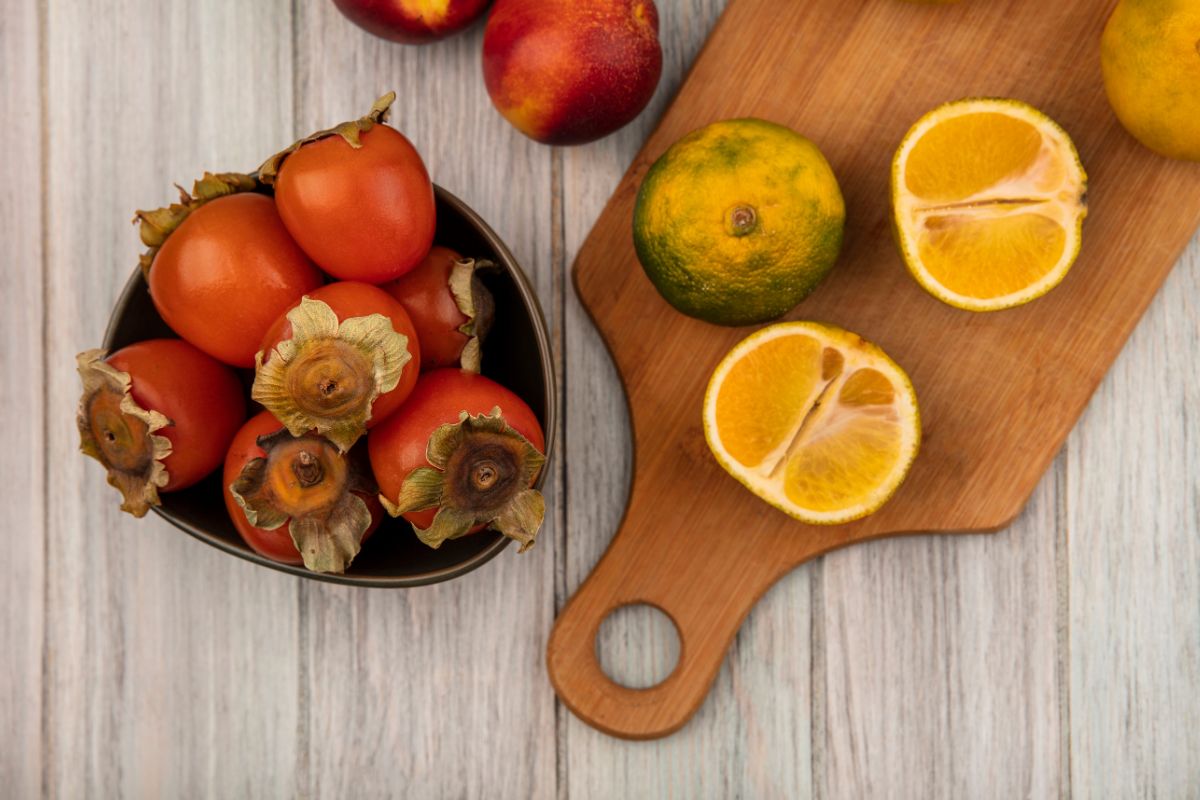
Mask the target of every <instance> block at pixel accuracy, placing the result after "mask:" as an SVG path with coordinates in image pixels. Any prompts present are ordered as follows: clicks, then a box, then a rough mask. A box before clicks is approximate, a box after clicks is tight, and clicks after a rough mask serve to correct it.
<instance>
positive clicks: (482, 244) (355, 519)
mask: <svg viewBox="0 0 1200 800" xmlns="http://www.w3.org/2000/svg"><path fill="white" fill-rule="evenodd" d="M393 100H394V95H387V96H385V97H383V98H381V99H380V100H379V101H377V102H376V104H375V105H374V106H373V107H372V108H371V110H370V112H369V113H368V114H367V115H366V116H364V117H362V118H360V119H356V120H353V121H350V122H346V123H342V124H340V125H337V126H336V127H333V128H330V129H328V130H323V131H318V132H316V133H313V134H312V135H310V136H307V137H305V138H304V139H301V140H300V141H298V142H296V143H295V144H293V145H291V146H290V147H288V148H286V149H285V150H283V151H281V152H279V153H277V154H275V155H273V156H271V157H270V158H268V159H267V160H266V161H265V162H264V163H263V164H262V165H261V166H260V167H259V168H258V170H257V171H255V172H253V173H246V174H242V173H206V174H205V175H204V176H203V177H202V178H201V179H200V180H198V181H196V183H195V185H194V186H193V188H192V190H191V191H190V192H187V191H183V190H181V192H180V194H181V197H180V199H179V201H178V202H176V203H173V204H171V205H169V206H167V207H165V208H160V209H156V210H152V211H139V212H137V215H136V217H135V222H137V223H138V224H139V226H140V233H141V238H142V242H143V243H144V244H145V246H146V248H147V249H146V251H145V253H144V254H143V255H142V256H141V259H140V264H139V266H138V267H137V268H136V269H135V270H134V273H133V275H132V277H131V278H130V280H129V282H128V284H127V285H126V286H125V289H124V291H123V293H122V294H121V296H120V298H119V299H118V300H117V303H116V306H115V308H114V309H113V312H112V316H111V319H110V321H109V326H108V330H107V332H106V333H105V335H104V341H103V344H102V346H101V347H100V348H97V349H94V350H86V351H84V352H82V353H80V354H79V355H78V356H77V368H78V371H79V375H80V380H81V383H82V388H83V391H82V395H81V397H80V401H79V409H78V414H77V424H78V428H79V434H80V449H81V450H82V451H83V452H84V453H85V454H86V455H89V456H91V457H93V458H95V459H96V460H97V461H99V462H100V464H101V465H102V466H103V468H104V469H105V471H106V472H107V478H108V482H109V483H110V484H111V485H112V486H113V487H115V488H116V489H117V490H118V492H119V493H120V498H119V502H120V504H121V508H122V510H125V511H128V512H129V513H131V514H133V515H134V516H138V517H141V516H144V515H145V514H146V513H147V512H148V511H151V510H153V511H155V512H156V513H158V514H160V515H161V516H163V517H164V518H166V519H167V520H169V521H170V522H171V523H173V524H174V525H176V526H177V527H179V528H181V529H182V530H184V531H186V532H187V533H190V534H191V535H193V536H195V537H197V538H199V539H201V540H203V541H205V542H207V543H208V544H210V545H213V546H214V547H217V548H219V549H221V550H224V551H225V552H227V553H232V554H234V555H237V556H240V557H242V558H245V559H248V560H250V561H253V562H256V563H258V564H261V565H263V566H268V567H272V568H275V569H279V570H283V571H285V572H290V573H292V574H296V575H302V576H305V577H311V578H318V579H321V580H330V581H337V582H341V583H349V584H358V585H369V586H416V585H421V584H426V583H434V582H437V581H442V580H447V579H449V578H453V577H456V576H458V575H461V574H463V573H465V572H468V571H470V570H472V569H474V568H476V567H478V566H480V565H481V564H483V563H485V562H486V561H488V560H489V559H490V558H492V557H493V556H495V555H496V554H498V553H499V552H500V551H501V550H502V549H504V548H505V547H506V546H507V545H508V544H509V543H510V542H511V541H516V542H517V544H518V545H519V547H520V550H521V551H524V550H526V549H528V548H529V547H531V546H532V545H533V544H534V543H535V542H536V539H537V534H538V531H539V529H540V528H541V525H542V520H543V517H544V515H545V502H544V499H543V497H542V494H541V492H540V491H539V490H540V487H541V485H542V481H543V478H544V476H545V474H546V459H547V457H548V455H549V446H550V443H551V441H552V440H553V438H554V427H555V397H556V392H555V385H554V384H555V381H554V373H553V363H552V360H551V355H550V344H549V337H548V335H547V332H546V323H545V319H544V317H543V315H542V312H541V309H540V307H539V306H538V302H537V297H536V295H535V293H534V291H533V288H532V287H531V285H530V283H529V281H528V279H527V278H526V277H525V275H524V273H523V272H522V271H521V268H520V266H519V265H518V264H517V262H516V260H515V259H514V258H513V256H512V254H511V253H510V252H509V250H508V248H507V247H505V245H504V243H503V242H502V241H501V240H500V238H499V237H498V236H497V235H496V233H495V232H494V231H493V230H492V229H491V228H490V227H488V225H487V224H486V223H485V222H484V221H483V220H482V219H481V218H480V217H479V216H478V215H477V214H476V213H475V212H474V211H472V210H471V209H470V208H469V207H468V206H467V205H466V204H465V203H463V202H462V201H461V200H459V199H458V198H456V197H454V196H453V195H451V194H450V193H449V192H447V191H445V190H443V189H441V188H440V187H438V186H436V185H434V184H433V182H432V181H431V180H430V177H429V174H428V171H427V170H426V168H425V165H424V163H423V162H422V160H421V157H420V155H419V154H418V153H417V151H416V149H415V148H414V147H413V145H412V144H411V143H410V142H409V141H408V139H407V138H405V137H404V135H403V134H401V133H400V132H399V131H398V130H396V129H395V128H393V127H391V126H389V125H388V124H387V122H386V116H387V111H388V107H389V105H390V104H391V102H392V101H393ZM117 501H118V498H116V497H114V502H117Z"/></svg>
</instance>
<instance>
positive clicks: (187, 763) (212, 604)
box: [0, 0, 1200, 798]
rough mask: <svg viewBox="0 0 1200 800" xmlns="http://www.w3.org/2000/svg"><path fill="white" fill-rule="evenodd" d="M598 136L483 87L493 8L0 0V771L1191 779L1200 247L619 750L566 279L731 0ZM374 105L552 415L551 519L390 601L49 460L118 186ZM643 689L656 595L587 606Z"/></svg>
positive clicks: (404, 787)
mask: <svg viewBox="0 0 1200 800" xmlns="http://www.w3.org/2000/svg"><path fill="white" fill-rule="evenodd" d="M659 7H660V14H661V18H662V31H663V37H662V38H663V43H664V48H665V65H664V75H663V80H662V84H661V85H660V87H659V90H658V93H657V94H656V95H655V98H654V101H653V103H652V105H651V107H650V108H649V109H648V111H647V112H646V113H644V114H643V115H642V116H641V117H639V118H638V120H637V121H636V122H635V123H633V124H632V125H630V126H629V127H628V128H627V129H625V130H624V131H622V132H620V133H618V134H617V135H615V136H612V137H610V138H609V139H606V140H604V141H602V142H599V143H596V144H593V145H589V146H585V147H580V148H574V149H566V150H556V149H551V148H546V147H542V146H540V145H536V144H533V143H531V142H529V141H528V140H526V139H524V138H522V137H521V136H520V135H518V134H516V133H515V132H514V131H512V130H511V129H510V128H509V127H508V126H507V125H506V124H505V123H504V122H503V121H502V120H501V119H500V117H499V116H498V115H497V114H496V113H495V112H494V111H493V110H492V108H491V106H490V104H489V103H488V101H487V97H486V94H485V92H484V90H483V86H482V81H481V79H480V72H479V70H480V67H479V47H480V39H481V31H480V30H479V29H475V30H473V31H471V32H470V33H468V34H467V35H465V36H462V37H459V38H457V39H454V40H451V41H449V42H446V43H443V44H441V45H438V46H433V47H426V48H419V49H417V48H404V47H400V46H394V45H389V44H385V43H383V42H380V41H378V40H376V39H373V38H371V37H369V36H367V35H366V34H364V33H362V32H361V31H359V30H358V29H357V28H354V27H352V26H351V25H349V24H348V23H347V22H345V21H344V20H343V19H342V18H341V17H340V15H338V13H337V12H336V11H335V10H334V9H333V8H332V5H331V4H330V3H329V2H325V0H309V1H308V2H289V0H255V2H244V0H205V1H204V2H175V1H172V2H160V1H156V0H90V2H85V1H84V0H40V2H34V1H33V0H6V2H4V3H3V5H2V6H0V112H2V120H3V122H2V123H0V268H2V270H3V271H2V273H0V289H2V296H3V301H2V302H3V316H0V336H2V337H3V351H2V352H3V362H2V363H3V366H4V370H3V371H4V374H5V380H3V381H0V409H2V410H3V412H4V415H5V416H4V419H5V420H7V422H8V424H7V426H6V430H7V436H8V442H9V446H7V447H5V448H3V449H2V450H0V498H2V502H3V509H4V512H5V514H4V520H5V522H4V532H5V536H4V541H5V553H6V559H5V561H6V564H7V566H8V569H7V570H6V572H7V576H6V578H5V580H4V581H3V582H2V583H3V587H2V588H0V599H2V601H3V604H4V610H3V612H2V614H0V796H4V797H6V798H7V797H13V798H25V797H37V796H39V795H44V796H48V797H64V798H82V797H102V798H109V797H189V798H190V797H230V798H252V797H292V796H308V797H351V796H353V797H384V796H407V797H417V798H438V797H448V798H464V797H485V798H506V797H513V798H589V797H595V798H613V797H622V798H624V797H630V798H633V797H659V796H663V797H686V798H696V797H714V798H728V797H747V798H767V797H821V798H841V797H896V798H909V797H911V798H932V797H939V798H940V797H945V798H977V797H978V798H987V797H995V798H1013V797H1029V798H1045V797H1054V796H1067V795H1073V796H1077V797H1120V798H1125V797H1160V798H1189V797H1197V796H1200V411H1197V409H1198V408H1200V369H1198V364H1200V321H1198V320H1200V314H1198V308H1197V306H1198V303H1200V242H1194V243H1193V244H1192V246H1191V247H1190V248H1189V250H1188V252H1187V254H1186V255H1185V256H1184V258H1183V260H1182V262H1181V263H1180V264H1179V265H1178V266H1177V267H1176V269H1175V271H1174V273H1173V274H1172V275H1171V277H1170V279H1169V280H1168V282H1167V285H1166V287H1165V288H1164V289H1163V291H1162V292H1161V293H1160V295H1159V296H1158V298H1157V300H1156V301H1155V302H1154V304H1153V305H1152V306H1151V308H1150V310H1149V312H1148V313H1147V315H1146V317H1145V319H1144V320H1143V322H1142V323H1141V325H1140V326H1139V328H1138V329H1137V331H1136V332H1135V333H1134V335H1133V338H1132V339H1131V341H1130V343H1129V345H1128V346H1127V347H1126V349H1125V351H1124V353H1123V354H1122V356H1121V358H1120V359H1119V361H1118V362H1117V364H1116V366H1115V367H1114V368H1113V370H1112V372H1111V374H1110V375H1109V376H1108V378H1107V380H1106V381H1105V382H1104V383H1103V385H1102V386H1101V388H1100V390H1099V392H1098V394H1097V396H1096V397H1095V399H1094V400H1093V402H1092V404H1091V406H1090V407H1089V408H1088V410H1087V413H1086V414H1085V416H1084V418H1083V420H1082V421H1081V423H1080V424H1079V426H1078V428H1077V429H1076V430H1075V432H1074V433H1073V434H1072V435H1071V437H1070V440H1069V442H1068V445H1067V446H1066V448H1065V449H1064V451H1063V453H1062V454H1061V455H1060V457H1059V458H1058V460H1057V461H1056V462H1055V465H1054V467H1053V469H1052V470H1051V471H1050V472H1049V473H1048V474H1047V476H1046V478H1045V480H1043V482H1042V484H1041V486H1040V487H1039V488H1038V490H1037V492H1036V494H1035V496H1034V498H1033V501H1032V503H1031V504H1030V506H1029V509H1028V510H1027V511H1026V513H1025V514H1024V515H1023V516H1022V517H1021V518H1020V519H1019V520H1018V522H1017V523H1016V524H1015V525H1013V526H1012V527H1011V528H1010V529H1008V530H1007V531H1005V532H1003V533H1000V534H997V535H994V536H987V537H958V538H943V539H938V538H924V537H917V538H911V539H902V540H893V541H888V542H881V543H876V544H872V545H870V546H866V547H860V548H856V549H852V550H848V551H844V552H839V553H834V554H832V555H829V556H827V557H825V558H824V559H821V560H819V561H817V562H815V563H812V564H809V565H806V566H805V567H802V568H801V569H798V570H797V571H795V572H794V573H793V574H792V575H790V576H788V577H787V578H785V579H784V580H783V581H781V582H780V584H779V585H778V586H776V587H775V588H774V589H773V590H772V591H771V592H770V593H769V594H768V595H767V596H766V597H765V598H764V600H763V601H762V603H761V604H760V605H759V607H758V608H757V609H756V610H755V611H754V612H753V613H752V614H751V616H750V618H749V620H748V621H747V623H746V625H745V626H744V627H743V629H742V631H741V632H740V634H739V636H738V637H737V640H736V643H735V646H734V648H733V651H732V653H731V654H730V656H729V658H728V659H727V661H726V664H725V666H724V667H723V669H722V670H721V673H720V675H719V677H718V678H717V681H716V685H715V686H714V688H713V692H712V694H711V696H710V698H709V699H708V701H707V703H706V704H705V705H704V706H703V708H702V709H701V710H700V712H699V714H698V715H697V717H696V718H695V720H694V721H693V722H692V723H691V724H689V725H688V726H687V727H686V728H684V729H683V730H682V731H681V732H680V733H678V734H676V735H675V736H673V737H671V738H669V739H666V740H662V741H657V742H649V743H629V742H622V741H617V740H614V739H610V738H608V737H605V736H603V735H601V734H599V733H597V732H596V731H594V730H592V729H590V728H588V727H587V726H586V725H583V724H581V723H580V722H579V721H578V720H576V719H575V718H574V717H572V716H571V715H570V713H569V712H567V711H566V710H565V709H564V708H563V707H562V706H560V705H558V704H556V702H555V699H554V696H553V693H552V691H551V690H550V686H549V683H548V682H547V679H546V674H545V669H544V666H543V652H544V647H545V643H546V636H547V633H548V631H549V628H550V625H551V622H552V620H553V618H554V614H555V611H556V609H558V608H560V607H561V606H562V604H563V603H564V602H565V600H566V598H567V597H568V596H569V595H570V593H571V592H572V591H574V589H575V588H576V587H577V586H578V585H579V583H580V582H581V581H582V580H583V578H584V577H585V576H586V575H587V573H588V571H589V570H590V568H591V567H592V565H593V564H594V563H595V561H596V559H597V558H598V557H599V555H600V553H601V552H602V551H603V549H604V546H605V544H606V542H607V540H608V537H609V536H610V535H611V532H612V531H613V529H614V527H615V525H616V523H617V521H618V520H619V518H620V515H621V507H622V502H623V498H624V494H625V491H626V485H627V482H628V476H629V469H630V454H629V447H628V430H627V423H626V420H625V409H624V405H623V402H624V401H623V399H622V396H621V392H620V388H619V383H618V381H617V379H616V375H615V373H614V371H613V368H612V365H611V363H610V361H609V360H608V357H607V355H606V354H605V352H604V348H603V345H602V344H601V342H600V340H599V338H598V337H597V335H596V333H595V331H594V330H593V328H592V327H591V325H590V323H589V322H588V320H587V316H586V314H585V313H584V311H583V310H582V309H581V307H580V306H579V304H578V302H577V300H576V298H575V297H574V294H573V292H572V290H571V288H570V282H569V277H568V267H569V265H570V263H571V260H572V258H573V256H574V253H575V252H576V250H577V249H578V247H579V245H580V244H581V242H582V240H583V238H584V236H585V235H586V233H587V231H588V229H589V228H590V226H591V224H592V222H593V221H594V219H595V218H596V216H597V215H598V213H599V211H600V209H601V208H602V206H603V204H604V202H605V200H606V199H607V197H608V194H609V193H610V191H611V190H612V188H613V187H614V186H615V185H616V182H617V180H618V178H619V177H620V175H621V173H622V172H623V170H624V169H625V167H626V166H627V164H628V163H629V161H630V160H631V158H632V157H633V155H634V153H635V152H636V151H637V149H638V147H639V146H640V143H641V141H642V140H643V138H644V137H645V136H646V135H647V134H648V133H649V131H650V130H651V129H652V127H653V125H654V121H655V119H657V117H658V116H659V115H660V114H661V113H662V111H663V109H664V108H665V107H666V104H667V103H668V102H669V100H670V98H671V96H672V95H673V93H674V91H675V90H676V88H677V87H678V85H679V83H680V81H681V80H682V76H683V75H684V74H685V72H686V69H687V65H688V64H689V63H690V62H691V60H692V59H693V57H694V56H695V54H696V52H697V51H698V49H699V47H700V45H701V43H702V42H703V40H704V38H705V36H706V34H707V32H708V31H709V29H710V28H711V26H712V24H713V22H714V21H715V19H716V17H717V16H718V14H719V13H720V10H721V8H722V7H723V2H722V0H661V2H660V3H659ZM388 88H395V89H396V90H397V91H398V92H399V94H400V98H401V99H400V102H399V104H398V109H397V110H398V113H397V114H396V116H395V118H394V121H395V122H396V124H397V125H399V126H400V127H401V128H402V129H403V130H404V131H405V132H406V133H407V134H408V135H409V136H410V137H411V138H412V139H413V140H414V142H415V143H416V144H417V146H418V148H420V150H421V152H422V153H423V154H424V156H425V158H426V160H427V163H428V165H429V167H430V170H431V172H432V173H433V175H434V177H435V179H436V180H437V181H439V182H440V183H442V184H443V185H445V186H446V187H447V188H449V189H450V190H452V191H453V192H455V193H456V194H458V195H460V196H461V197H463V198H465V199H466V200H467V201H468V202H469V203H470V204H472V205H473V206H474V207H475V208H476V209H477V210H479V211H480V212H481V213H482V214H483V215H484V217H486V218H487V219H488V220H489V221H490V222H491V223H492V224H493V226H494V227H495V228H496V229H497V230H498V231H499V233H500V234H501V236H503V237H504V238H505V239H506V241H507V242H508V243H509V244H510V245H511V247H512V249H513V251H514V252H515V253H516V254H517V256H518V258H519V259H520V260H521V261H522V263H523V264H524V265H525V267H526V269H527V271H528V272H529V273H530V275H531V277H532V278H533V280H534V282H535V284H536V286H537V289H538V291H539V293H540V294H541V298H542V302H543V305H544V307H545V310H546V313H547V317H548V321H549V323H550V326H551V328H552V331H553V338H554V345H555V351H556V354H557V361H558V366H559V370H560V375H561V376H562V377H563V378H564V382H563V383H564V386H565V389H564V391H563V397H562V401H563V407H564V409H565V413H566V417H565V420H566V424H565V426H564V432H563V434H562V437H561V440H560V441H559V442H558V443H557V446H558V450H557V452H558V457H557V458H556V459H555V461H554V464H553V469H554V472H553V475H552V477H551V481H550V483H549V489H548V494H549V500H550V507H551V509H553V510H552V511H551V513H550V517H549V519H548V524H547V528H546V530H545V532H544V534H543V539H542V541H541V543H540V545H539V546H538V547H537V548H535V549H534V550H533V551H531V552H530V553H529V554H527V555H525V556H523V557H521V558H517V557H516V555H515V553H513V552H507V553H505V554H504V555H503V556H502V557H500V558H498V559H496V560H495V561H494V562H492V563H491V564H489V565H488V566H487V567H486V568H485V569H483V570H481V571H479V572H478V573H475V574H473V575H472V576H470V578H468V579H465V580H460V581H455V582H452V583H449V584H444V585H441V586H438V587H432V588H426V589H420V590H414V591H392V592H384V591H364V590H353V589H347V588H343V587H333V586H327V585H324V584H317V583H313V582H309V581H300V580H297V579H293V578H290V577H286V576H283V575H279V574H276V573H274V572H270V571H267V570H263V569H261V568H258V567H255V566H252V565H250V564H247V563H244V562H241V561H239V560H236V559H231V558H229V557H228V556H224V555H222V554H220V553H218V552H217V551H215V550H212V549H211V548H208V547H207V546H205V545H203V544H200V543H198V542H195V541H193V540H192V539H190V538H188V537H186V536H184V535H182V534H180V533H178V532H177V531H175V530H174V529H172V528H170V527H168V526H167V525H166V524H165V523H163V522H161V521H158V520H156V519H153V518H147V519H146V520H143V521H140V522H138V521H135V520H132V519H131V518H129V517H127V516H125V515H122V514H120V513H119V512H118V511H117V508H116V503H115V502H114V497H115V495H114V494H113V493H112V490H111V489H109V488H108V487H107V486H106V485H105V484H104V481H103V479H102V476H101V473H100V471H99V468H98V467H97V466H96V465H95V464H93V463H92V462H85V461H84V459H83V458H82V457H79V456H77V455H76V453H75V447H76V443H77V442H76V434H75V432H74V429H73V422H72V419H73V411H74V405H75V402H76V395H77V391H78V388H77V382H76V377H75V374H74V369H73V355H74V354H75V352H76V351H78V350H81V349H83V348H85V347H91V346H95V345H96V344H97V343H98V341H99V339H100V336H101V334H102V332H103V328H104V323H105V319H106V317H107V313H108V308H109V307H110V305H111V303H112V301H113V300H114V298H115V297H116V295H117V293H118V290H119V288H120V286H121V285H122V283H123V282H124V280H125V279H126V277H127V276H128V273H129V271H130V269H131V268H132V266H133V263H134V258H135V254H136V252H137V243H136V238H135V232H134V231H133V229H132V228H130V227H129V226H128V225H127V224H126V220H127V219H128V218H129V216H130V214H131V212H132V210H133V209H135V208H138V207H145V206H152V205H156V204H159V203H161V202H164V201H166V200H168V199H169V198H170V196H171V189H170V184H171V183H172V182H174V181H179V182H187V181H190V180H191V179H192V178H193V177H195V176H197V175H199V173H200V172H201V171H202V170H204V169H206V168H210V169H211V168H219V169H245V168H248V167H252V166H254V165H256V164H257V163H258V161H259V160H260V159H261V157H262V156H263V155H264V154H266V153H269V152H271V151H273V150H274V149H276V148H278V146H280V145H281V144H284V143H286V142H288V141H290V140H291V139H292V138H294V137H295V136H296V135H298V134H301V133H303V132H306V131H308V130H310V129H312V128H316V127H321V126H324V125H326V124H328V123H329V122H331V121H336V120H340V119H343V118H347V117H348V116H350V115H353V114H356V113H358V112H359V111H360V110H361V109H362V108H363V107H364V106H365V104H367V103H368V102H369V101H370V100H371V99H373V98H374V97H375V96H376V95H377V94H379V93H380V92H382V91H383V90H385V89H388ZM600 646H601V649H602V651H603V656H604V661H605V663H606V664H608V665H610V667H611V669H612V671H613V672H614V673H615V674H616V675H617V676H619V677H620V678H622V679H623V680H625V681H627V682H630V683H634V684H645V683H647V682H648V681H650V680H651V679H652V678H653V676H655V675H659V676H661V675H662V674H663V673H664V671H665V670H666V669H669V666H670V663H671V659H672V658H673V648H677V644H676V643H675V642H674V641H673V633H672V631H671V628H670V624H669V622H662V621H658V622H656V621H654V620H653V618H651V617H649V616H648V615H638V614H625V615H623V616H622V618H621V619H619V620H616V621H615V622H614V623H613V624H611V625H606V626H605V629H604V631H603V634H602V637H601V643H600Z"/></svg>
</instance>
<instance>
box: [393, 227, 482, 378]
mask: <svg viewBox="0 0 1200 800" xmlns="http://www.w3.org/2000/svg"><path fill="white" fill-rule="evenodd" d="M461 259H462V256H461V255H459V254H458V253H456V252H455V251H453V250H451V249H450V248H448V247H442V246H440V245H434V246H433V248H432V249H431V250H430V251H429V255H427V256H425V258H424V259H423V260H422V261H421V263H420V264H418V265H417V266H416V268H415V269H413V270H412V271H411V272H409V273H408V274H407V275H404V276H402V277H400V278H398V279H397V280H394V281H392V282H391V283H386V284H384V285H383V286H382V287H381V288H382V289H384V290H385V291H386V292H387V293H388V294H390V295H391V296H392V297H394V298H396V300H397V301H399V303H400V305H402V306H404V309H405V310H406V311H407V312H408V316H409V317H410V318H411V319H412V323H413V326H414V327H415V328H416V329H417V338H418V339H420V341H421V368H422V369H424V370H430V369H436V368H438V367H450V366H457V365H458V360H459V357H460V356H461V355H462V351H463V347H465V346H466V344H467V341H468V340H469V339H470V337H469V336H467V335H466V334H465V333H463V332H462V331H460V330H459V327H460V326H462V325H463V324H464V323H466V321H467V316H466V315H465V314H463V313H462V311H460V310H459V308H458V304H457V303H456V302H455V301H454V295H453V294H452V293H451V292H450V283H449V281H450V270H452V269H453V268H454V262H455V261H458V260H461Z"/></svg>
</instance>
